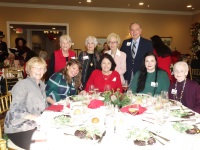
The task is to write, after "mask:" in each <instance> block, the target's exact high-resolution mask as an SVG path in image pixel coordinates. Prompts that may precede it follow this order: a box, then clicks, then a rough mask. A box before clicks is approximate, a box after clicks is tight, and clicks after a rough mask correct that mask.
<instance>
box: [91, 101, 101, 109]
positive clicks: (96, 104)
mask: <svg viewBox="0 0 200 150" xmlns="http://www.w3.org/2000/svg"><path fill="white" fill-rule="evenodd" d="M101 106H104V102H103V101H101V100H97V99H93V100H91V101H90V104H89V105H88V108H91V109H95V108H99V107H101Z"/></svg>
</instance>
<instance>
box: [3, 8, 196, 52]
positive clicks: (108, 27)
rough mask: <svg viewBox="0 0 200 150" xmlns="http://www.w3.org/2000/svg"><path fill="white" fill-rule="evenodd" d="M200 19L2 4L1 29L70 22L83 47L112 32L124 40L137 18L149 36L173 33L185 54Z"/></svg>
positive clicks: (77, 45) (77, 44) (72, 33)
mask: <svg viewBox="0 0 200 150" xmlns="http://www.w3.org/2000/svg"><path fill="white" fill-rule="evenodd" d="M199 20H200V15H195V16H190V15H162V14H139V13H121V12H95V11H76V10H74V11H73V10H53V9H34V8H8V7H0V30H2V31H3V32H4V33H5V34H6V21H19V22H28V21H30V22H44V23H52V22H54V23H69V34H70V36H71V38H72V40H73V42H74V43H75V45H74V46H73V48H81V49H84V41H85V38H86V37H87V36H88V35H94V36H96V37H106V36H107V35H108V34H109V33H111V32H116V33H117V34H119V35H120V37H121V39H122V40H123V39H125V37H126V36H127V35H128V33H129V30H128V27H129V24H130V23H131V22H134V21H137V22H140V23H141V25H142V28H143V32H142V36H143V37H145V38H148V39H149V38H150V37H151V36H153V35H155V34H158V35H160V36H162V37H169V36H171V37H172V45H171V48H172V50H174V48H175V47H176V49H177V50H178V51H181V52H182V53H190V50H189V49H190V47H191V35H190V27H191V25H192V23H193V22H195V21H199ZM4 40H6V38H5V39H4Z"/></svg>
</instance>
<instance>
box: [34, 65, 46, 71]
mask: <svg viewBox="0 0 200 150" xmlns="http://www.w3.org/2000/svg"><path fill="white" fill-rule="evenodd" d="M31 68H33V69H35V70H40V71H44V69H45V68H43V67H36V66H34V67H31Z"/></svg>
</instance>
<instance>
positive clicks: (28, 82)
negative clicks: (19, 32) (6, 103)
mask: <svg viewBox="0 0 200 150" xmlns="http://www.w3.org/2000/svg"><path fill="white" fill-rule="evenodd" d="M26 72H27V74H28V77H27V78H26V79H23V80H20V81H18V82H17V83H16V84H15V85H14V87H13V88H12V91H11V93H12V103H11V106H10V110H9V111H8V112H7V114H6V118H5V122H4V132H5V133H6V134H7V136H8V137H9V139H10V140H11V141H12V142H13V143H14V144H15V145H17V146H19V147H21V148H23V149H26V150H29V149H30V144H31V138H32V135H33V133H34V131H35V130H36V127H37V122H36V121H37V119H38V117H39V116H40V115H41V113H42V112H43V111H44V110H45V108H46V107H47V102H46V93H45V84H44V83H43V82H42V81H41V80H40V79H41V78H42V76H43V74H44V73H45V72H46V62H45V61H44V60H43V59H41V58H39V57H33V58H32V59H30V60H29V61H28V62H27V65H26Z"/></svg>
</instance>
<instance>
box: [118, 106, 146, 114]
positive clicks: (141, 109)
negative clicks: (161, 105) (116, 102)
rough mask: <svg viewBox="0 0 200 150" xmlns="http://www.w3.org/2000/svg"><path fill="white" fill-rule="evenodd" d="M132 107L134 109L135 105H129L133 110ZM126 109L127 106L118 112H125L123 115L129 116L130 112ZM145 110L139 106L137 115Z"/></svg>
mask: <svg viewBox="0 0 200 150" xmlns="http://www.w3.org/2000/svg"><path fill="white" fill-rule="evenodd" d="M134 107H136V105H134V104H133V105H131V108H134ZM128 109H129V106H125V107H123V108H121V109H120V110H121V112H125V113H129V114H130V112H129V111H128ZM146 110H147V109H146V108H145V107H142V106H140V105H139V111H138V113H137V115H140V114H142V113H143V112H145V111H146Z"/></svg>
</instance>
